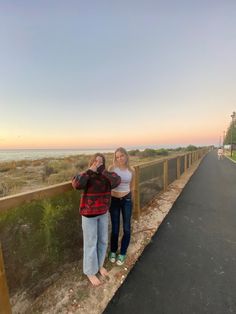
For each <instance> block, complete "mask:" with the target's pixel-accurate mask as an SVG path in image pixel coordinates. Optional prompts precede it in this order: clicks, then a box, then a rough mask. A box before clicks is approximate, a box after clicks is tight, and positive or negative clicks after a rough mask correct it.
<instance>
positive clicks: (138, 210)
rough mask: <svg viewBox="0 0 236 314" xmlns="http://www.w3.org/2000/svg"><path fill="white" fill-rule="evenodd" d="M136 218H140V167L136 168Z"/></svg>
mask: <svg viewBox="0 0 236 314" xmlns="http://www.w3.org/2000/svg"><path fill="white" fill-rule="evenodd" d="M134 170H135V174H134V199H133V200H134V216H135V218H137V219H139V217H140V188H139V172H140V170H139V166H135V167H134Z"/></svg>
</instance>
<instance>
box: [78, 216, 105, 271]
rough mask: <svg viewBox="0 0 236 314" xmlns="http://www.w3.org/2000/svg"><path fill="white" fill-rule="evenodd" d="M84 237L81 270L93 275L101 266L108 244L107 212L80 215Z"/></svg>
mask: <svg viewBox="0 0 236 314" xmlns="http://www.w3.org/2000/svg"><path fill="white" fill-rule="evenodd" d="M82 229H83V239H84V247H83V249H84V257H83V272H84V273H85V274H86V275H95V274H96V273H97V272H98V271H99V269H100V268H101V267H102V266H103V263H104V260H105V256H106V251H107V244H108V213H106V214H104V215H99V216H96V217H90V218H87V217H84V216H82Z"/></svg>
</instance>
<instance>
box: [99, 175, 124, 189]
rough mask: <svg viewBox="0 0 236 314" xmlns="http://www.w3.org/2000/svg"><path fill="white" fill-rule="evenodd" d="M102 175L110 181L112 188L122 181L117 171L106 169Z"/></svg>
mask: <svg viewBox="0 0 236 314" xmlns="http://www.w3.org/2000/svg"><path fill="white" fill-rule="evenodd" d="M102 175H103V176H104V177H105V178H106V179H107V180H108V181H109V182H110V184H111V188H112V189H114V188H115V187H117V186H118V185H119V184H120V182H121V178H120V176H118V174H116V173H115V172H110V171H107V170H104V171H103V172H102Z"/></svg>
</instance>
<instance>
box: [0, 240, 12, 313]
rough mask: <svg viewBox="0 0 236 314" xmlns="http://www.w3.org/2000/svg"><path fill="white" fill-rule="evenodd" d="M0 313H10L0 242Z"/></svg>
mask: <svg viewBox="0 0 236 314" xmlns="http://www.w3.org/2000/svg"><path fill="white" fill-rule="evenodd" d="M0 314H11V305H10V300H9V292H8V287H7V279H6V274H5V268H4V262H3V255H2V246H1V243H0Z"/></svg>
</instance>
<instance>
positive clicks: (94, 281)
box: [87, 275, 101, 287]
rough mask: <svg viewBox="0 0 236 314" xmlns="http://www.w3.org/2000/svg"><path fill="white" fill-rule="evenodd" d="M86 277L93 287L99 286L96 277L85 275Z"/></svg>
mask: <svg viewBox="0 0 236 314" xmlns="http://www.w3.org/2000/svg"><path fill="white" fill-rule="evenodd" d="M87 277H88V279H89V281H90V282H91V284H92V285H93V286H96V287H97V286H99V285H100V284H101V281H100V280H99V279H98V277H97V276H95V275H87Z"/></svg>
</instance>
